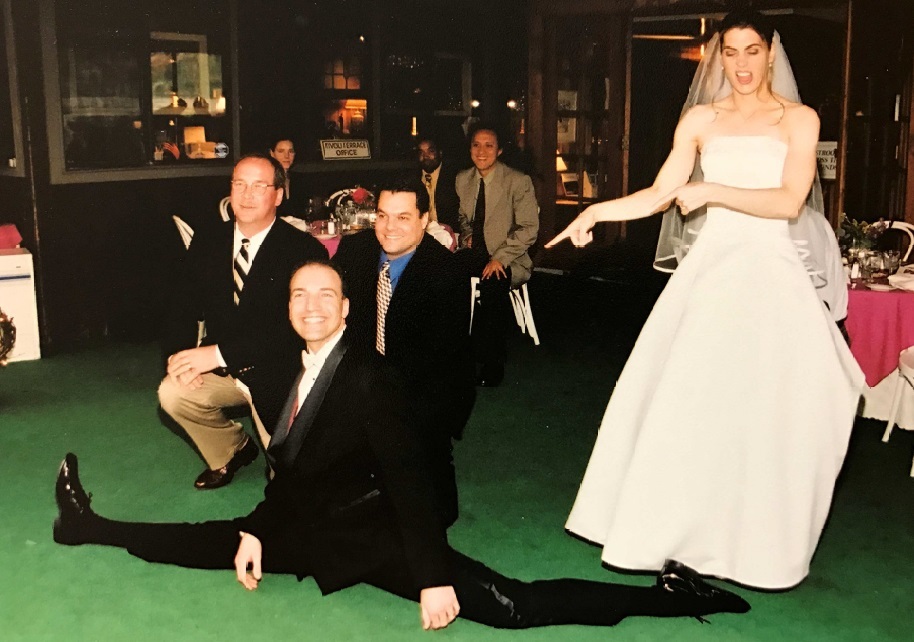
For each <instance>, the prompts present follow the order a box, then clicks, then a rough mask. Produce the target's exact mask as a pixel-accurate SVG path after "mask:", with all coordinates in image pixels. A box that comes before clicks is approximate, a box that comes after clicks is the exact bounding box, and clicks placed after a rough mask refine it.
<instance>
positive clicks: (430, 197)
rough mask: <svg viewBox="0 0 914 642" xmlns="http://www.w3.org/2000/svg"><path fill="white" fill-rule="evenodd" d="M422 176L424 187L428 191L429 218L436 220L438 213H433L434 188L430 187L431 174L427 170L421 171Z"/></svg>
mask: <svg viewBox="0 0 914 642" xmlns="http://www.w3.org/2000/svg"><path fill="white" fill-rule="evenodd" d="M423 177H424V179H425V189H426V190H427V191H428V211H429V214H430V217H429V220H430V221H437V220H438V215H437V214H436V213H435V190H434V189H432V175H431V174H429V173H428V172H423Z"/></svg>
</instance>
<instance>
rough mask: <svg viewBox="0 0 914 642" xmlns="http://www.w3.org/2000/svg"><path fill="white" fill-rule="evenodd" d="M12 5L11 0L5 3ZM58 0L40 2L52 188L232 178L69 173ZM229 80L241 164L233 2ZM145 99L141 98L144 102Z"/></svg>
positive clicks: (209, 170) (218, 171)
mask: <svg viewBox="0 0 914 642" xmlns="http://www.w3.org/2000/svg"><path fill="white" fill-rule="evenodd" d="M2 1H3V2H5V3H8V2H9V1H10V0H2ZM56 6H57V2H56V0H39V20H40V26H39V29H40V37H41V64H42V70H43V72H44V73H43V76H44V100H45V113H46V118H45V121H46V126H47V136H48V162H49V167H50V178H51V183H52V184H55V185H56V184H72V183H104V182H111V181H134V180H161V179H168V178H183V177H201V176H228V175H230V174H231V172H232V168H231V167H230V166H227V165H219V166H210V167H207V166H203V165H195V166H176V165H167V166H161V165H149V166H146V167H129V168H123V169H118V168H105V169H67V167H66V161H65V157H64V132H63V109H62V106H61V90H60V63H59V57H58V54H59V52H58V45H57V42H58V39H57V15H56ZM226 53H227V55H226V60H227V61H228V76H229V78H230V79H231V80H230V81H231V91H230V93H229V95H228V99H229V101H230V106H229V110H228V111H229V113H230V114H231V118H232V133H231V156H230V157H231V158H232V160H237V159H238V158H239V157H240V155H239V149H238V147H239V145H240V141H241V125H240V122H239V118H240V113H239V100H240V89H239V86H238V80H239V78H238V75H239V72H238V4H237V0H229V51H228V52H226ZM144 98H145V96H141V97H140V99H141V100H143V99H144Z"/></svg>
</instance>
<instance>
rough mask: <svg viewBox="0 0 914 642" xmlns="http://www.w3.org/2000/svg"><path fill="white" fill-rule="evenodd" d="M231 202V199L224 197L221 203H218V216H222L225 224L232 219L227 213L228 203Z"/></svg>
mask: <svg viewBox="0 0 914 642" xmlns="http://www.w3.org/2000/svg"><path fill="white" fill-rule="evenodd" d="M231 200H232V199H231V198H229V197H228V196H226V197H225V198H223V199H222V200H221V201H219V214H220V215H222V220H223V221H224V222H226V223H228V222H229V221H230V220H231V219H232V217H231V216H229V213H228V206H229V202H230V201H231Z"/></svg>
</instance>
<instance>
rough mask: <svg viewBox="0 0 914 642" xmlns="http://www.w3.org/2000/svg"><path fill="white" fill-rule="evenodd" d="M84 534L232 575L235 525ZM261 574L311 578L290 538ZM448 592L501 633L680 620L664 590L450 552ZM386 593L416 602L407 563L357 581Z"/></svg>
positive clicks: (274, 545)
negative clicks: (522, 573) (520, 575)
mask: <svg viewBox="0 0 914 642" xmlns="http://www.w3.org/2000/svg"><path fill="white" fill-rule="evenodd" d="M87 526H88V528H87V529H86V530H85V531H84V534H86V535H87V537H86V539H88V540H89V542H88V543H95V544H106V545H110V546H118V547H121V548H125V549H127V551H128V552H130V554H132V555H134V556H136V557H139V558H141V559H144V560H146V561H148V562H156V563H163V564H175V565H178V566H184V567H188V568H201V569H234V558H235V553H236V552H237V549H238V543H239V535H238V533H239V530H241V522H240V520H231V521H213V522H203V523H199V524H150V523H135V522H115V521H111V520H107V519H104V518H95V519H93V522H92V524H90V525H87ZM262 544H263V559H262V569H263V572H264V573H288V574H294V575H298V576H299V577H301V576H305V575H308V574H309V573H308V572H307V561H306V560H305V559H303V557H302V555H303V551H301V550H300V548H301V547H300V545H298V546H296V544H295V540H294V539H286V540H280V541H269V540H264V541H262ZM450 555H451V556H452V559H451V564H452V568H453V571H454V577H453V586H454V590H455V592H456V594H457V600H458V602H459V603H460V617H462V618H465V619H468V620H472V621H474V622H479V623H481V624H486V625H489V626H493V627H498V628H528V627H534V626H548V625H553V624H591V625H602V626H609V625H613V624H616V623H617V622H619V621H620V620H622V619H623V618H624V617H626V616H627V615H661V616H662V615H677V613H674V612H672V610H671V606H670V605H667V604H666V602H667V600H666V596H665V595H664V592H663V591H660V590H657V589H655V588H653V587H636V586H625V585H620V584H609V583H603V582H592V581H587V580H576V579H557V580H538V581H534V582H522V581H520V580H516V579H512V578H509V577H505V576H504V575H501V574H500V573H497V572H496V571H493V570H492V569H490V568H488V567H487V566H485V565H484V564H482V563H480V562H478V561H476V560H473V559H471V558H469V557H467V556H466V555H463V554H462V553H459V552H457V551H454V550H453V549H451V551H450ZM362 581H363V582H364V583H366V584H370V585H372V586H376V587H377V588H380V589H382V590H384V591H387V592H389V593H393V594H395V595H399V596H401V597H403V598H406V599H409V600H412V601H417V600H418V598H419V596H418V595H416V593H415V588H414V587H415V583H414V581H413V580H412V578H411V577H410V576H409V574H408V572H407V564H406V560H405V559H404V560H392V561H391V563H390V564H388V566H387V567H384V568H380V569H376V570H374V571H372V572H370V573H368V574H367V575H366V576H365V577H364V578H363V580H362Z"/></svg>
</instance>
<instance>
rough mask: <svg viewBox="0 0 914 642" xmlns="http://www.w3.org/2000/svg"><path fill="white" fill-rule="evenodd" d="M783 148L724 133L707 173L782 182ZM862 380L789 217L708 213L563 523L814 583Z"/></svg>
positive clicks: (753, 579)
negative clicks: (814, 561)
mask: <svg viewBox="0 0 914 642" xmlns="http://www.w3.org/2000/svg"><path fill="white" fill-rule="evenodd" d="M786 153H787V146H786V144H785V143H783V142H781V141H779V140H776V139H774V138H770V137H767V136H725V137H718V138H714V139H712V140H711V141H709V142H707V143H706V144H705V146H704V150H703V152H702V155H701V164H702V169H703V170H704V175H705V180H706V181H710V182H716V183H722V184H725V185H731V186H735V187H744V188H765V187H776V186H778V185H780V182H781V176H782V170H783V165H784V159H785V156H786ZM863 385H864V380H863V373H862V372H861V371H860V368H859V366H858V365H857V363H856V362H855V361H854V358H853V356H852V355H851V353H850V351H849V350H848V348H847V346H846V345H845V343H844V340H843V338H842V337H841V334H840V333H839V332H838V330H837V328H836V326H835V324H834V322H833V321H832V319H831V317H830V315H829V313H828V311H827V309H826V308H825V307H824V306H823V304H822V303H821V301H820V300H819V298H818V296H817V295H816V291H815V289H814V287H813V285H812V282H811V281H810V278H809V276H808V275H807V274H806V271H805V269H804V267H803V264H802V262H801V261H800V258H799V256H798V254H797V249H796V247H795V245H794V244H793V242H792V241H791V238H790V235H789V232H788V229H787V221H784V220H773V219H762V218H758V217H754V216H749V215H746V214H742V213H739V212H736V211H733V210H728V209H725V208H721V207H709V208H708V216H707V221H706V222H705V225H704V227H703V228H702V231H701V234H700V235H699V237H698V239H697V241H696V242H695V244H694V245H693V247H692V249H691V251H690V252H689V254H688V255H687V256H686V257H685V259H684V260H683V261H682V263H681V264H680V266H679V267H678V268H677V270H676V272H675V273H674V274H673V276H672V277H671V278H670V281H669V283H668V284H667V286H666V288H665V289H664V291H663V293H662V294H661V295H660V298H659V299H658V300H657V303H656V305H655V306H654V309H653V311H652V312H651V315H650V317H649V318H648V320H647V322H646V323H645V325H644V328H643V329H642V331H641V334H640V336H639V337H638V341H637V343H636V344H635V347H634V350H633V351H632V353H631V356H630V357H629V359H628V362H627V363H626V365H625V368H624V370H623V372H622V375H621V376H620V377H619V381H618V383H617V384H616V387H615V390H614V391H613V394H612V398H611V399H610V402H609V406H608V407H607V409H606V414H605V415H604V418H603V422H602V424H601V426H600V432H599V435H598V436H597V441H596V444H595V446H594V450H593V454H592V455H591V458H590V463H589V464H588V466H587V471H586V473H585V475H584V479H583V481H582V482H581V488H580V491H579V492H578V496H577V499H576V500H575V504H574V507H573V509H572V511H571V515H570V516H569V518H568V523H567V525H566V526H567V528H568V530H570V531H571V532H573V533H576V534H577V535H580V536H581V537H583V538H585V539H587V540H590V541H593V542H596V543H599V544H602V545H603V555H602V558H603V560H604V561H605V562H606V563H608V564H611V565H613V566H617V567H621V568H628V569H642V570H656V569H659V568H660V567H661V566H662V564H663V562H664V560H665V559H667V558H672V559H675V560H678V561H680V562H682V563H684V564H687V565H689V566H691V567H693V568H695V569H697V570H698V571H699V572H700V573H702V574H706V575H714V576H717V577H722V578H727V579H731V580H734V581H737V582H740V583H743V584H746V585H748V586H755V587H759V588H766V589H780V588H788V587H791V586H793V585H795V584H797V583H799V582H800V581H802V580H803V578H804V577H806V575H807V573H808V572H809V562H810V559H811V558H812V555H813V552H814V551H815V548H816V544H817V543H818V541H819V536H820V534H821V532H822V528H823V526H824V524H825V519H826V517H827V515H828V511H829V506H830V504H831V499H832V491H833V489H834V485H835V478H836V477H837V475H838V472H839V470H840V469H841V465H842V462H843V460H844V455H845V453H846V451H847V445H848V440H849V437H850V431H851V427H852V425H853V420H854V414H855V410H856V407H857V400H858V397H859V394H860V391H861V389H862V387H863Z"/></svg>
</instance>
